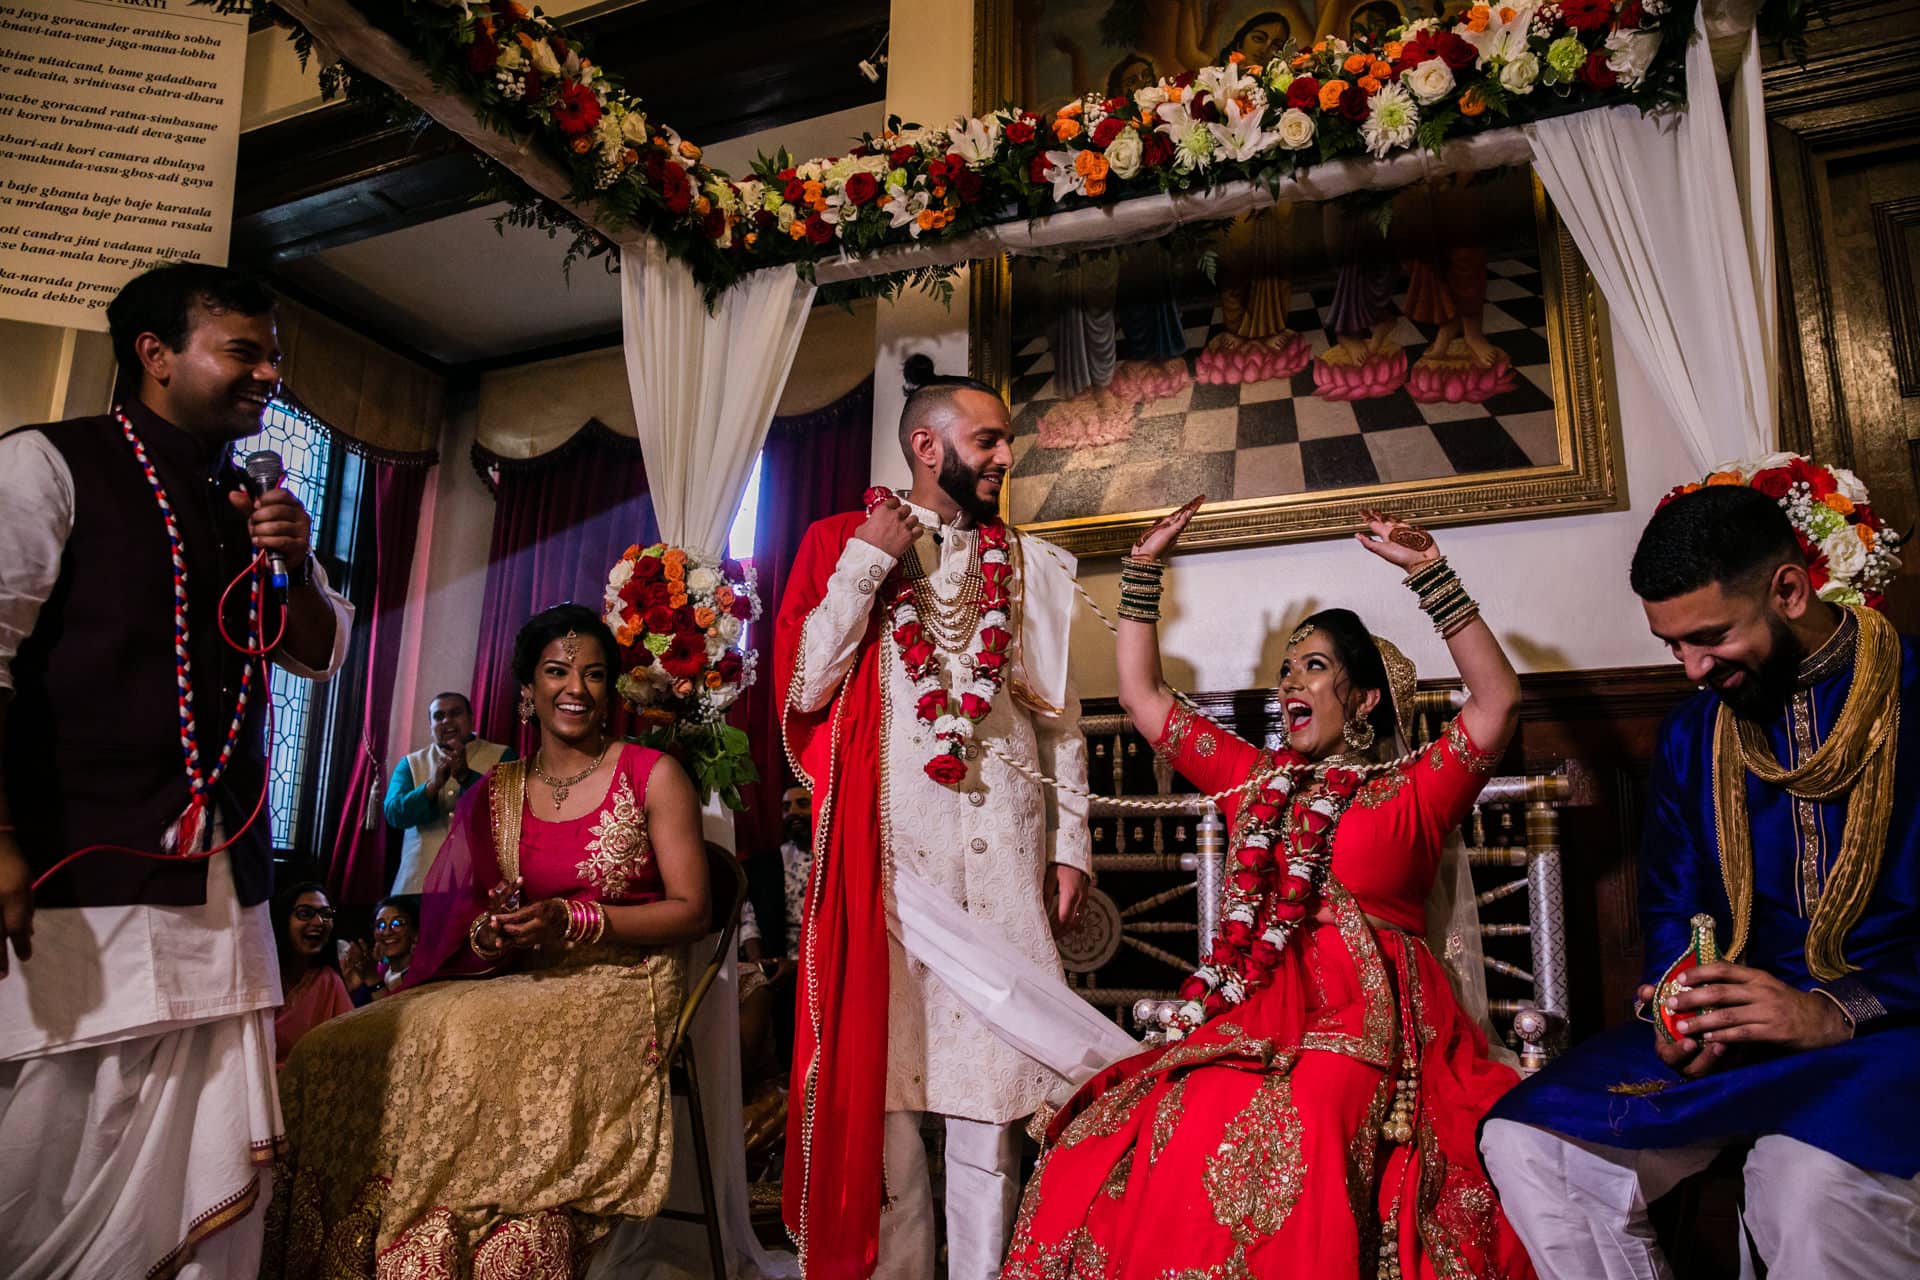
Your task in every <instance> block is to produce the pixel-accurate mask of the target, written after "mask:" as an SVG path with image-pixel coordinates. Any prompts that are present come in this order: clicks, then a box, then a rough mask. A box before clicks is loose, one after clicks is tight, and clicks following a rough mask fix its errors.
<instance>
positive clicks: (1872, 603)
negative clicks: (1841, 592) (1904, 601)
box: [1861, 591, 1887, 609]
mask: <svg viewBox="0 0 1920 1280" xmlns="http://www.w3.org/2000/svg"><path fill="white" fill-rule="evenodd" d="M1861 603H1862V604H1864V605H1866V606H1867V608H1869V609H1885V608H1886V607H1887V598H1886V597H1885V596H1883V595H1881V594H1880V593H1879V592H1878V591H1869V592H1867V593H1866V595H1865V597H1864V598H1863V599H1862V600H1861Z"/></svg>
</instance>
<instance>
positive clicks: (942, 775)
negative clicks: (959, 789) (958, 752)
mask: <svg viewBox="0 0 1920 1280" xmlns="http://www.w3.org/2000/svg"><path fill="white" fill-rule="evenodd" d="M927 776H928V777H929V778H932V779H933V780H934V781H935V782H937V783H939V784H940V785H941V786H943V787H951V786H953V785H955V784H956V783H958V782H959V781H960V779H962V778H964V777H966V776H967V762H966V761H964V760H962V759H960V757H958V756H954V755H948V754H947V753H946V752H944V751H943V752H941V753H940V754H939V755H937V756H935V757H934V758H933V759H931V760H929V761H927Z"/></svg>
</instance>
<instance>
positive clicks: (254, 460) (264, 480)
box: [244, 449, 287, 591]
mask: <svg viewBox="0 0 1920 1280" xmlns="http://www.w3.org/2000/svg"><path fill="white" fill-rule="evenodd" d="M244 469H245V471H246V473H247V492H248V493H250V494H252V495H253V500H254V501H255V502H258V501H259V500H260V496H261V495H262V494H264V493H266V492H267V490H269V489H277V488H279V487H280V482H281V481H282V480H284V479H285V478H286V475H287V468H286V466H285V464H283V463H282V462H281V461H280V455H279V454H277V453H275V452H274V451H273V450H271V449H261V450H259V451H258V452H255V453H250V454H248V455H247V460H246V463H245V464H244ZM267 562H268V564H270V565H271V566H272V568H273V585H274V588H275V589H276V590H279V591H285V590H286V589H287V562H286V559H285V557H283V556H282V555H281V554H280V553H279V552H278V551H275V552H271V553H269V555H268V557H267Z"/></svg>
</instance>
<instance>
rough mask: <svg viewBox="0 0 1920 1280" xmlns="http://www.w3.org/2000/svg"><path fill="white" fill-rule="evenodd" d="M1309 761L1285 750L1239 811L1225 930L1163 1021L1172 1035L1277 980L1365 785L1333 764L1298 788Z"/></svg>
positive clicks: (1179, 1035)
mask: <svg viewBox="0 0 1920 1280" xmlns="http://www.w3.org/2000/svg"><path fill="white" fill-rule="evenodd" d="M1311 768H1312V765H1311V764H1310V762H1309V761H1308V760H1307V758H1306V757H1305V756H1303V755H1301V754H1300V753H1299V752H1297V751H1283V752H1281V753H1280V754H1279V755H1278V756H1277V757H1276V758H1275V761H1274V768H1273V770H1272V771H1271V772H1270V773H1268V774H1267V775H1266V776H1265V777H1264V778H1262V779H1260V780H1259V781H1258V782H1257V784H1256V786H1257V790H1256V791H1255V792H1254V793H1253V795H1252V796H1251V798H1249V800H1248V801H1247V803H1246V807H1245V808H1244V809H1243V810H1242V811H1241V814H1240V829H1239V833H1238V834H1239V842H1238V843H1237V844H1236V845H1235V846H1234V849H1233V873H1232V875H1230V876H1229V877H1228V879H1227V883H1226V887H1225V890H1224V892H1223V894H1222V906H1223V907H1224V910H1223V911H1222V913H1221V918H1220V932H1219V934H1218V935H1217V936H1216V937H1215V938H1214V942H1213V950H1212V952H1211V953H1210V954H1209V955H1208V956H1207V957H1206V960H1205V962H1204V963H1203V964H1201V966H1200V967H1199V969H1197V970H1195V971H1194V974H1193V976H1192V977H1190V978H1188V979H1187V980H1186V982H1184V983H1183V984H1181V987H1180V998H1181V1000H1182V1002H1183V1003H1182V1004H1181V1006H1180V1008H1179V1009H1177V1010H1175V1012H1174V1014H1173V1017H1172V1018H1171V1019H1170V1020H1169V1021H1168V1023H1167V1025H1166V1027H1165V1028H1164V1034H1165V1037H1166V1039H1168V1040H1170V1041H1171V1040H1179V1039H1182V1038H1183V1037H1185V1036H1186V1035H1188V1034H1190V1033H1191V1032H1192V1031H1194V1030H1195V1029H1196V1028H1198V1027H1199V1026H1200V1025H1201V1024H1202V1023H1204V1022H1206V1021H1207V1020H1208V1019H1209V1018H1213V1017H1217V1016H1218V1015H1220V1014H1222V1013H1225V1012H1226V1011H1227V1010H1228V1009H1231V1008H1233V1007H1234V1006H1235V1005H1238V1004H1240V1003H1241V1002H1242V1001H1244V1000H1246V999H1247V997H1248V996H1250V995H1252V994H1253V993H1254V992H1256V991H1258V990H1260V989H1261V988H1262V987H1264V986H1266V985H1267V984H1268V983H1270V982H1272V981H1273V973H1274V970H1275V969H1276V968H1278V967H1279V964H1280V955H1281V952H1282V950H1283V949H1284V948H1285V947H1286V945H1287V942H1288V941H1289V940H1290V939H1291V938H1292V937H1293V935H1294V932H1295V931H1296V930H1297V929H1298V928H1299V927H1300V922H1301V921H1302V920H1305V919H1306V917H1307V912H1308V910H1309V908H1310V907H1311V906H1312V904H1313V901H1314V899H1315V898H1316V897H1318V896H1319V893H1320V890H1321V887H1322V886H1323V885H1324V884H1325V883H1326V876H1327V866H1328V864H1329V863H1331V862H1332V860H1333V858H1332V853H1333V832H1334V828H1335V827H1336V826H1337V825H1338V823H1339V821H1340V815H1341V814H1343V813H1345V812H1346V809H1347V805H1348V804H1349V803H1350V802H1351V801H1352V800H1353V796H1354V793H1355V792H1356V791H1358V790H1359V787H1360V775H1359V774H1358V773H1357V772H1355V771H1353V770H1350V769H1339V768H1336V769H1330V770H1328V771H1327V773H1326V776H1325V777H1324V778H1323V779H1321V780H1320V781H1318V782H1316V783H1314V784H1313V785H1312V786H1311V787H1309V788H1307V790H1306V791H1305V792H1304V794H1300V795H1296V794H1295V791H1296V786H1297V781H1296V780H1297V779H1298V778H1300V777H1301V776H1303V775H1305V774H1306V773H1307V772H1308V771H1309V770H1310V769H1311ZM1276 846H1277V847H1276Z"/></svg>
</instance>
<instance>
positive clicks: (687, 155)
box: [680, 138, 700, 160]
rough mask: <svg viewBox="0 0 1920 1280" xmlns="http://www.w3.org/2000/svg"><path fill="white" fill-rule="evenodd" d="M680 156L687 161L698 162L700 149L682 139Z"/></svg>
mask: <svg viewBox="0 0 1920 1280" xmlns="http://www.w3.org/2000/svg"><path fill="white" fill-rule="evenodd" d="M680 155H681V158H682V159H685V160H698V159H699V158H700V148H699V147H698V146H696V145H694V144H693V143H691V142H688V141H687V140H686V139H685V138H682V139H680Z"/></svg>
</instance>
